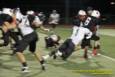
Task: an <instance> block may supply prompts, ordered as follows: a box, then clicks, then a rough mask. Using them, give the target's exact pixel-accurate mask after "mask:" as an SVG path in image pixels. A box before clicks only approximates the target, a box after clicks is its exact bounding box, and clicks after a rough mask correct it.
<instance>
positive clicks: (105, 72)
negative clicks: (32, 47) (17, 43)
mask: <svg viewBox="0 0 115 77" xmlns="http://www.w3.org/2000/svg"><path fill="white" fill-rule="evenodd" d="M38 31H39V30H38ZM71 31H72V30H71V28H67V27H58V28H56V29H55V32H56V33H57V34H59V35H60V36H61V37H62V39H64V40H65V39H66V38H67V37H69V36H70V34H71ZM110 31H111V32H114V29H101V30H100V32H102V33H105V34H107V33H111V32H110ZM46 34H48V33H45V32H42V31H39V38H40V40H39V42H38V44H37V50H38V49H39V50H41V52H42V54H43V55H45V54H47V53H49V52H50V51H51V50H52V49H45V48H44V37H45V36H46ZM114 39H115V37H114V36H109V35H103V34H102V35H101V45H102V46H101V52H100V53H101V54H103V55H106V56H109V57H112V58H115V54H114V50H115V47H114V46H115V42H114ZM11 52H12V51H11V50H10V48H9V46H8V47H1V48H0V77H115V74H114V73H115V66H114V64H115V61H112V60H110V59H107V58H104V57H102V56H96V57H93V58H91V59H89V60H85V59H83V58H82V55H83V51H82V50H80V51H76V52H74V53H73V54H72V56H71V57H70V58H69V59H68V60H67V61H62V60H61V59H60V58H58V59H57V60H53V59H49V60H48V61H47V62H46V63H47V64H46V65H47V70H46V71H45V72H44V71H41V68H40V64H39V63H38V62H37V61H36V59H35V58H34V57H33V55H32V54H31V53H30V52H28V49H27V50H25V52H24V55H25V56H26V58H27V61H28V64H29V67H30V70H31V72H30V73H27V74H23V73H21V71H20V69H21V68H20V67H21V65H20V63H19V62H18V59H17V58H16V56H15V55H14V56H10V55H9V54H10V53H11Z"/></svg>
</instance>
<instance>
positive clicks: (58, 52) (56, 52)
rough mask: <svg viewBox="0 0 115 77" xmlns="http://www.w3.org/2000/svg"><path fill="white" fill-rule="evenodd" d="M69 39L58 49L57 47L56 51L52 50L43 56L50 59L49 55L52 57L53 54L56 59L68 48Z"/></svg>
mask: <svg viewBox="0 0 115 77" xmlns="http://www.w3.org/2000/svg"><path fill="white" fill-rule="evenodd" d="M68 40H69V39H67V40H66V41H65V42H64V43H63V44H62V45H61V46H60V47H59V48H58V49H55V50H54V51H52V52H51V53H49V54H48V55H45V56H43V58H44V59H45V60H46V59H48V58H49V57H52V56H53V57H54V59H55V58H56V57H57V56H62V54H63V52H64V51H65V49H66V48H67V44H68Z"/></svg>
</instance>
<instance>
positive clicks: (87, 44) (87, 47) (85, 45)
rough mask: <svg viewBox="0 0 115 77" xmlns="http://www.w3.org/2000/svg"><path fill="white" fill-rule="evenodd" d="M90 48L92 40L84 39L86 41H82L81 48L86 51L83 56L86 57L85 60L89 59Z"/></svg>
mask: <svg viewBox="0 0 115 77" xmlns="http://www.w3.org/2000/svg"><path fill="white" fill-rule="evenodd" d="M89 46H90V39H86V38H84V39H83V40H82V43H81V47H82V49H83V50H84V55H83V57H84V58H85V59H88V49H89Z"/></svg>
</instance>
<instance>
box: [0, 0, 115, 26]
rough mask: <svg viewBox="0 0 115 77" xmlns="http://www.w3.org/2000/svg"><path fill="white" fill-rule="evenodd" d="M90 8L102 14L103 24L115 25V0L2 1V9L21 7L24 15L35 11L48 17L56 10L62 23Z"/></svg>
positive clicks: (0, 6)
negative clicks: (80, 11) (29, 11)
mask: <svg viewBox="0 0 115 77" xmlns="http://www.w3.org/2000/svg"><path fill="white" fill-rule="evenodd" d="M89 6H90V7H93V8H94V9H97V10H99V11H100V12H101V21H102V22H101V24H107V25H108V24H109V25H113V24H115V0H0V9H1V8H4V7H10V8H16V7H20V8H21V11H22V13H24V14H25V12H26V11H27V10H34V11H36V12H41V11H42V12H44V13H45V14H46V16H48V15H49V14H50V13H51V11H52V10H53V9H55V10H57V11H58V13H60V15H61V20H62V21H61V23H70V22H71V18H72V17H74V16H75V15H76V14H77V12H78V10H80V9H84V10H86V9H87V7H89Z"/></svg>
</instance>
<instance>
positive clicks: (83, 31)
mask: <svg viewBox="0 0 115 77" xmlns="http://www.w3.org/2000/svg"><path fill="white" fill-rule="evenodd" d="M85 35H87V37H86V38H87V39H89V38H91V36H92V32H91V31H90V30H89V29H87V28H84V27H77V26H74V27H73V33H72V36H71V37H70V38H71V39H72V42H73V43H74V44H75V45H78V44H79V43H80V42H81V41H82V40H83V38H84V36H85Z"/></svg>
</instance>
